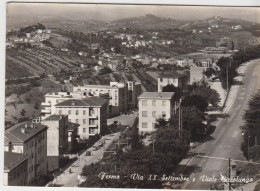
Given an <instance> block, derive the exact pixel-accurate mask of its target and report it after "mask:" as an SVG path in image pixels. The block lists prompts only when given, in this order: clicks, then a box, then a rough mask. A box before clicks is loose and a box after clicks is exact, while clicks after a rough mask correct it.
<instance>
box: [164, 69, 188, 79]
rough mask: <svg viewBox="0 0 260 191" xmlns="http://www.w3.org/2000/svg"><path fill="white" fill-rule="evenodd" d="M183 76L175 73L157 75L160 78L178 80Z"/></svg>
mask: <svg viewBox="0 0 260 191" xmlns="http://www.w3.org/2000/svg"><path fill="white" fill-rule="evenodd" d="M183 76H185V74H180V73H178V72H175V71H171V72H164V73H161V74H160V75H159V77H160V78H180V77H183Z"/></svg>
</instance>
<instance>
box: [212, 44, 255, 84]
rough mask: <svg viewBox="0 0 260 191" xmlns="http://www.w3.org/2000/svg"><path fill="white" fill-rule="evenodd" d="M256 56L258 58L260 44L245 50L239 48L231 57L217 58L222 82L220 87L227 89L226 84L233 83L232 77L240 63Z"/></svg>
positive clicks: (235, 74) (234, 75)
mask: <svg viewBox="0 0 260 191" xmlns="http://www.w3.org/2000/svg"><path fill="white" fill-rule="evenodd" d="M257 58H260V45H258V46H256V47H249V48H246V49H245V51H243V50H239V51H238V52H237V53H235V54H234V56H233V58H231V57H230V58H228V57H221V58H220V59H219V60H218V62H217V65H218V66H219V68H220V72H219V78H220V81H221V83H222V87H223V88H224V89H227V84H228V86H229V87H230V85H232V84H233V79H234V77H236V76H237V71H236V70H237V68H238V67H239V66H240V65H241V64H242V63H244V62H247V61H250V60H253V59H257ZM227 72H228V75H227ZM227 76H228V83H227Z"/></svg>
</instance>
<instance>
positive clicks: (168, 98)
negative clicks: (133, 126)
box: [138, 92, 174, 134]
mask: <svg viewBox="0 0 260 191" xmlns="http://www.w3.org/2000/svg"><path fill="white" fill-rule="evenodd" d="M173 96H174V92H144V93H142V94H141V95H140V96H139V97H138V106H139V133H140V134H142V133H146V132H152V131H154V130H155V124H156V119H159V118H164V119H165V120H168V119H169V118H170V117H171V116H172V115H173Z"/></svg>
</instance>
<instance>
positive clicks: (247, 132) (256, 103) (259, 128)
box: [241, 90, 260, 160]
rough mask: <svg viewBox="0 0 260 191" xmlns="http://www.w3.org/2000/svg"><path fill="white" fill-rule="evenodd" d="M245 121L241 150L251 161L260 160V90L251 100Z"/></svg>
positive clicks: (244, 117) (245, 114)
mask: <svg viewBox="0 0 260 191" xmlns="http://www.w3.org/2000/svg"><path fill="white" fill-rule="evenodd" d="M243 119H244V121H245V125H244V126H242V127H241V128H242V130H243V131H244V134H243V142H242V143H241V150H242V151H243V154H244V156H245V157H246V158H247V159H248V160H249V159H253V160H259V159H260V146H259V144H260V90H259V91H258V92H257V93H256V94H255V95H254V96H253V97H252V98H251V100H250V101H249V104H248V109H247V110H245V113H244V116H243Z"/></svg>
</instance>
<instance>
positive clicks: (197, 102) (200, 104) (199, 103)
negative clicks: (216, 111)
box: [181, 95, 208, 112]
mask: <svg viewBox="0 0 260 191" xmlns="http://www.w3.org/2000/svg"><path fill="white" fill-rule="evenodd" d="M181 105H182V106H184V107H192V106H195V107H196V108H198V109H199V110H200V111H202V112H205V111H206V109H207V107H208V103H207V102H206V101H205V99H204V98H203V97H202V96H200V95H188V96H186V97H185V98H184V99H183V101H182V103H181Z"/></svg>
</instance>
